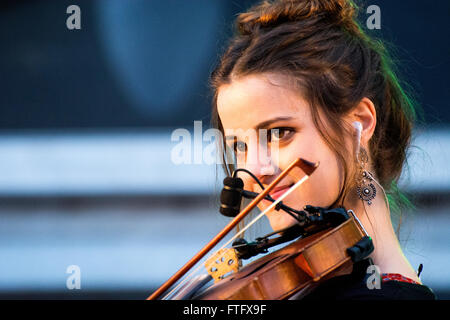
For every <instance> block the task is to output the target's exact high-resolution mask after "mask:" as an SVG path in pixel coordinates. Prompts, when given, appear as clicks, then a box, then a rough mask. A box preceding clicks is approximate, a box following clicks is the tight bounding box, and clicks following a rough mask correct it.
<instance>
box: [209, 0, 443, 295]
mask: <svg viewBox="0 0 450 320" xmlns="http://www.w3.org/2000/svg"><path fill="white" fill-rule="evenodd" d="M355 12H356V7H355V5H354V3H353V2H351V1H347V0H278V1H263V2H262V3H260V4H258V5H256V6H254V7H252V8H251V9H249V10H248V11H247V12H245V13H242V14H240V15H239V16H238V18H237V33H236V34H235V36H234V37H233V38H232V39H231V41H230V43H229V45H228V48H227V50H226V51H225V53H224V54H223V56H222V57H221V60H220V63H219V64H218V66H217V68H216V69H215V70H214V72H213V73H212V79H211V80H212V81H211V83H212V87H213V89H214V93H215V95H214V103H213V113H212V114H213V123H214V124H215V127H216V128H218V129H219V130H221V132H222V133H223V134H224V136H226V137H227V138H226V140H224V141H225V142H226V144H227V147H229V148H232V149H233V150H234V152H235V155H236V159H237V162H238V163H240V164H241V165H242V166H243V167H245V169H248V170H250V171H251V172H252V173H253V174H254V175H255V176H256V177H257V178H258V179H259V180H260V181H261V182H262V184H263V186H267V185H268V184H270V183H271V182H272V181H273V180H274V179H275V178H276V177H277V176H278V174H279V173H280V172H282V171H283V170H284V169H285V168H286V167H287V166H288V165H289V164H290V163H291V162H292V161H293V160H294V159H296V158H299V157H301V158H303V159H306V160H309V161H312V162H320V165H319V167H318V169H317V170H316V171H315V172H314V173H313V175H312V176H311V177H310V179H309V180H308V181H307V182H305V183H304V184H302V185H301V187H300V188H298V189H297V190H295V191H294V192H293V193H291V194H290V195H289V196H288V197H286V198H285V199H284V200H283V203H284V204H286V205H288V206H290V207H293V208H297V209H301V208H303V206H304V205H307V204H309V205H313V206H320V207H339V206H343V207H345V208H346V209H352V210H353V211H354V212H355V213H356V215H357V217H358V218H359V220H360V221H361V223H362V225H363V226H364V227H365V229H366V230H367V232H368V233H369V235H370V236H371V237H372V239H373V243H374V247H375V250H374V252H373V253H372V254H371V255H370V258H371V259H372V261H373V264H375V265H376V266H378V268H379V270H380V271H381V273H382V275H381V277H382V279H381V288H380V289H372V290H370V289H369V288H368V286H367V283H366V282H365V280H364V279H365V278H364V272H363V273H362V274H361V273H360V274H359V276H356V275H355V274H350V275H340V276H337V277H335V278H333V279H331V280H329V281H327V282H325V283H324V284H323V285H322V286H320V287H319V289H317V290H316V291H314V292H313V293H312V294H311V295H309V296H307V298H310V299H313V298H324V297H327V298H349V299H359V298H363V299H371V298H381V299H403V298H406V299H434V295H433V293H432V291H431V290H430V289H429V288H428V287H426V286H424V285H422V283H421V281H420V279H419V277H418V275H417V273H416V271H415V270H414V269H413V268H412V266H411V265H410V263H409V262H408V260H407V259H406V257H405V256H404V254H403V252H402V249H401V247H400V245H399V242H398V239H397V236H396V233H395V231H394V228H393V224H392V222H391V212H390V206H389V202H387V201H386V199H387V197H386V194H389V195H390V197H389V200H390V202H391V203H390V204H391V207H392V203H393V201H394V199H396V198H398V197H395V195H396V192H397V191H396V190H397V188H396V182H397V180H398V178H399V176H400V174H401V171H402V167H403V163H404V160H405V154H406V151H407V148H408V145H409V142H410V137H411V130H412V125H413V121H414V118H415V112H414V108H413V104H412V102H411V100H410V98H409V97H408V95H407V94H406V93H405V92H404V90H403V89H402V87H401V85H400V84H399V81H398V79H397V78H396V75H395V74H394V72H393V65H392V64H391V62H390V60H389V56H388V53H387V52H386V50H385V49H384V47H383V45H382V43H381V42H379V41H378V40H374V39H371V38H370V37H369V36H368V35H367V34H365V32H364V31H363V30H362V29H361V27H360V26H359V25H358V23H357V22H356V13H355ZM260 129H266V130H267V132H268V135H267V139H265V140H267V142H265V141H263V140H264V139H260V138H258V139H257V140H255V139H250V138H249V137H250V136H252V135H248V134H246V132H248V130H254V131H256V132H257V134H256V136H257V137H260V136H259V134H258V132H261V131H260ZM230 133H231V134H230ZM274 143H276V144H277V150H276V151H277V152H270V151H268V150H270V146H271V145H273V144H274ZM225 148H226V147H225ZM260 148H263V149H264V148H265V149H264V150H266V151H268V152H259V151H258V150H259V149H260ZM261 155H264V156H261ZM250 159H251V160H250ZM230 168H231V169H232V167H230V166H225V170H226V171H227V173H228V174H230V173H231V172H230ZM302 176H303V173H302V172H301V170H300V169H298V170H297V169H293V170H292V171H291V172H290V174H289V175H288V176H287V177H286V178H284V179H283V180H282V181H281V182H280V183H279V184H278V186H279V187H278V188H277V189H276V192H274V193H272V195H273V196H274V197H277V196H280V195H281V194H282V193H283V192H284V191H286V190H287V189H288V188H289V187H290V186H292V185H293V184H294V183H295V182H297V181H298V180H299V179H300V178H301V177H302ZM239 177H241V178H242V179H243V181H244V188H245V189H246V190H249V191H253V192H261V188H260V186H259V185H258V184H257V183H256V182H255V181H254V179H252V178H251V177H250V176H249V175H246V174H240V173H239ZM391 195H392V196H391ZM269 204H270V202H268V201H263V202H261V203H260V205H259V208H260V209H261V210H264V209H265V208H267V207H268V206H269ZM397 205H398V203H397ZM267 217H268V219H269V222H270V224H271V227H272V228H273V229H274V230H280V229H282V228H284V227H287V226H290V225H292V224H294V223H296V222H295V220H294V219H293V218H292V217H291V216H290V215H288V214H286V213H283V212H282V211H275V210H273V211H271V212H269V213H268V214H267Z"/></svg>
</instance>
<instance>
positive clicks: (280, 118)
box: [255, 117, 295, 129]
mask: <svg viewBox="0 0 450 320" xmlns="http://www.w3.org/2000/svg"><path fill="white" fill-rule="evenodd" d="M293 119H295V118H294V117H276V118H273V119H270V120H267V121H263V122H261V123H260V124H258V125H257V126H256V127H255V129H265V128H267V127H268V126H269V125H271V124H272V123H274V122H278V121H286V120H293Z"/></svg>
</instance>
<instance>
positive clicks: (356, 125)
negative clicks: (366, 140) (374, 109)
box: [352, 121, 362, 155]
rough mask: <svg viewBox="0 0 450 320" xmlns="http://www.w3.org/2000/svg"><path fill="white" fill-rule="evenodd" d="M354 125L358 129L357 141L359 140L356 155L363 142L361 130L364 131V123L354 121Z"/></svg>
mask: <svg viewBox="0 0 450 320" xmlns="http://www.w3.org/2000/svg"><path fill="white" fill-rule="evenodd" d="M352 125H353V127H354V128H355V130H356V141H357V147H356V155H358V154H359V146H360V144H361V132H362V124H361V122H359V121H354V122H353V123H352Z"/></svg>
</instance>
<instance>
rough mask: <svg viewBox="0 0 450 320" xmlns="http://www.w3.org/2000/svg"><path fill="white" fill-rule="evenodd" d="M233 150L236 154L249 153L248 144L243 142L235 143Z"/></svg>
mask: <svg viewBox="0 0 450 320" xmlns="http://www.w3.org/2000/svg"><path fill="white" fill-rule="evenodd" d="M233 150H234V152H236V153H245V152H246V151H247V144H246V143H245V142H243V141H235V142H234V143H233Z"/></svg>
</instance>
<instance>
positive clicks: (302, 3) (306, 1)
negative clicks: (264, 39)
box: [237, 0, 357, 35]
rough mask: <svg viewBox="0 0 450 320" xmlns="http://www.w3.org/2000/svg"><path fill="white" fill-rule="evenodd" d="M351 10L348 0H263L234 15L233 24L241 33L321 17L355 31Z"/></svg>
mask: <svg viewBox="0 0 450 320" xmlns="http://www.w3.org/2000/svg"><path fill="white" fill-rule="evenodd" d="M355 10H356V6H355V5H354V4H353V1H351V0H275V1H269V0H264V1H262V2H261V3H259V4H257V5H255V6H253V7H251V8H250V9H249V10H247V12H245V13H241V14H240V15H239V16H238V18H237V28H238V31H239V33H241V34H242V35H248V34H252V33H253V31H254V30H255V28H257V27H275V26H277V25H279V24H281V23H283V22H293V21H302V20H306V19H308V18H311V17H324V18H326V19H327V21H329V22H330V23H331V24H334V25H342V26H344V27H346V28H347V29H350V30H355V31H356V30H357V26H356V24H355V22H354V15H355Z"/></svg>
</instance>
